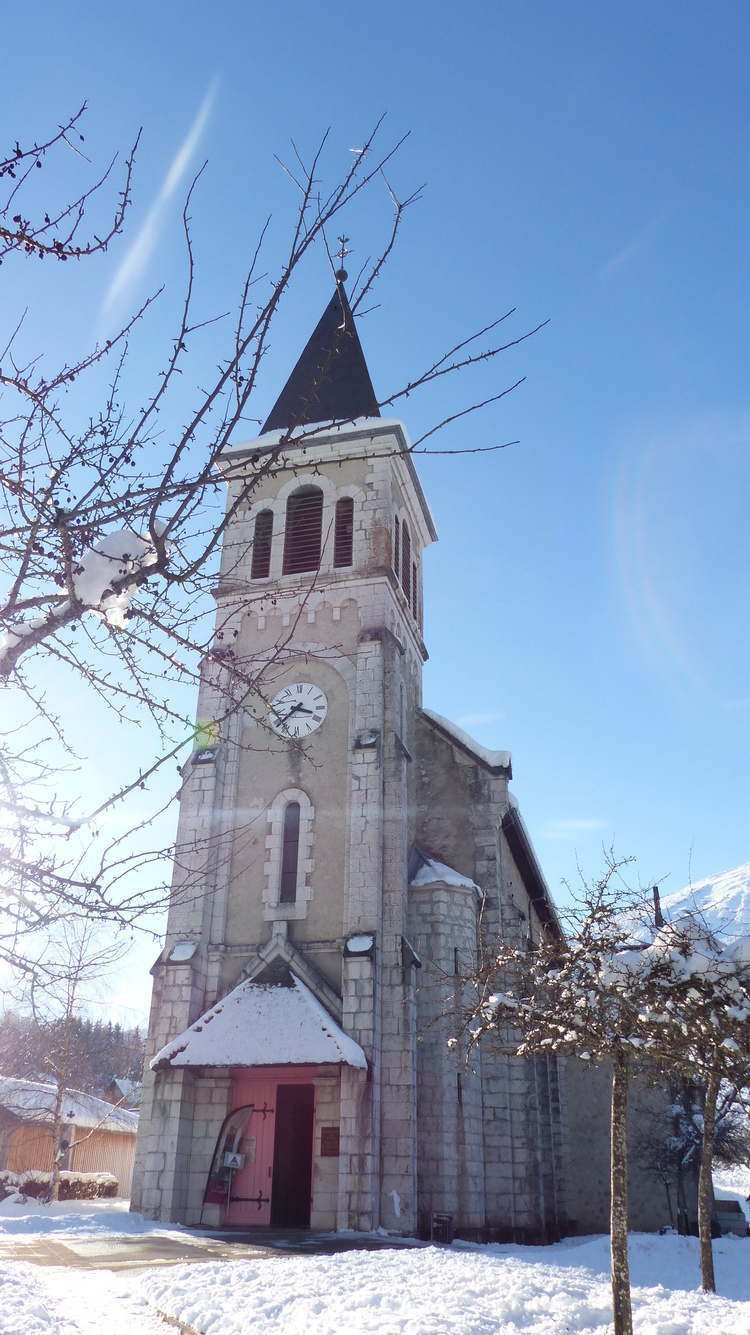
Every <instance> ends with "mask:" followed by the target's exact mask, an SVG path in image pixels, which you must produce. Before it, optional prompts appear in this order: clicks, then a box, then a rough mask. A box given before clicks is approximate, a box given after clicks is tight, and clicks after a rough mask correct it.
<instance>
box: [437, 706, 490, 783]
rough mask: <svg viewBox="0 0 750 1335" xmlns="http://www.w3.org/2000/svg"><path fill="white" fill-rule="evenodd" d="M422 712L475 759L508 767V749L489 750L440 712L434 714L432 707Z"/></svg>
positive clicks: (487, 763) (486, 763)
mask: <svg viewBox="0 0 750 1335" xmlns="http://www.w3.org/2000/svg"><path fill="white" fill-rule="evenodd" d="M422 713H423V714H425V715H426V716H427V718H428V719H430V720H431V721H432V722H433V723H436V724H437V726H438V727H439V728H442V730H443V732H447V733H448V736H449V737H451V738H452V739H453V741H455V742H458V743H459V744H460V745H461V746H463V747H465V748H466V750H467V751H471V753H472V755H475V756H476V757H477V760H481V761H482V762H483V764H485V765H489V767H490V769H510V767H511V760H512V756H511V754H510V751H489V750H488V749H487V747H486V746H481V745H480V743H479V742H475V741H474V738H473V737H470V736H469V734H468V732H464V730H463V728H459V727H458V726H457V725H456V724H455V723H451V721H450V719H447V718H443V715H442V714H436V713H435V711H434V710H432V709H423V710H422Z"/></svg>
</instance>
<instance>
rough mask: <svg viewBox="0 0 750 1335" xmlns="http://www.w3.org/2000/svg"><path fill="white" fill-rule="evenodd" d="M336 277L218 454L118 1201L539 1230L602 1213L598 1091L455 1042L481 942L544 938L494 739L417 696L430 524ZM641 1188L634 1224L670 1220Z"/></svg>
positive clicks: (185, 1217)
mask: <svg viewBox="0 0 750 1335" xmlns="http://www.w3.org/2000/svg"><path fill="white" fill-rule="evenodd" d="M345 277H346V275H345V274H344V273H343V272H342V271H340V272H339V273H338V274H337V275H336V287H335V291H334V294H333V297H332V299H331V301H330V303H329V305H328V307H327V309H326V310H325V312H324V314H323V316H322V318H321V320H320V322H319V324H318V326H317V328H316V329H315V330H314V332H313V334H312V336H311V338H310V340H309V342H308V344H307V346H306V348H305V349H304V351H303V352H302V355H301V356H300V358H299V361H298V363H297V365H296V366H295V368H294V370H293V371H292V373H291V375H290V377H289V379H288V381H287V384H286V385H285V387H284V389H283V390H282V392H281V394H280V396H279V398H278V400H277V402H276V404H275V406H274V408H273V409H272V411H271V413H270V415H269V417H268V419H267V421H266V422H265V424H264V426H263V429H262V432H261V434H260V436H259V437H258V438H257V439H255V440H251V441H248V442H246V443H243V444H237V445H232V446H231V447H230V448H228V449H227V450H226V451H225V453H224V454H223V455H222V456H221V459H220V464H219V466H220V469H221V471H222V474H223V476H224V480H225V482H226V487H227V504H228V506H229V507H230V509H231V518H230V520H229V523H228V525H227V528H226V532H225V539H224V545H223V552H222V561H221V573H220V577H219V580H218V585H217V588H216V590H215V597H216V602H217V614H216V615H217V619H216V633H215V651H214V653H213V654H212V655H211V657H210V661H209V660H207V661H206V663H205V665H204V671H203V675H202V684H201V689H200V695H199V700H198V710H197V712H198V720H199V726H198V728H197V731H196V737H197V740H196V743H195V749H194V751H193V754H192V755H191V756H190V758H189V760H188V762H187V763H186V764H185V766H184V767H183V772H182V789H181V795H180V815H179V824H178V833H177V842H176V849H175V862H174V880H173V891H172V898H171V907H170V911H169V918H168V925H167V935H166V941H165V946H164V949H163V950H162V952H161V953H160V955H159V958H158V960H157V961H156V964H155V965H154V967H153V970H152V973H153V978H154V984H153V1001H152V1009H151V1018H150V1026H149V1035H148V1046H147V1075H146V1080H145V1082H144V1097H143V1104H142V1112H141V1123H140V1128H139V1133H138V1145H137V1152H136V1166H135V1176H134V1183H133V1193H132V1206H131V1208H133V1209H136V1210H140V1211H141V1212H142V1213H143V1214H144V1215H146V1216H147V1217H149V1218H152V1219H161V1220H172V1221H179V1222H181V1223H184V1224H187V1225H193V1226H203V1227H212V1228H231V1227H238V1228H243V1229H248V1228H252V1227H257V1226H260V1227H266V1228H269V1227H270V1228H309V1229H311V1230H313V1231H325V1232H328V1231H331V1230H356V1231H366V1232H369V1231H374V1230H378V1229H380V1230H386V1231H388V1232H390V1233H397V1234H403V1235H413V1236H421V1237H430V1236H440V1229H441V1228H444V1227H446V1226H447V1227H449V1228H450V1227H452V1228H453V1229H454V1230H455V1231H456V1233H458V1234H460V1235H461V1236H464V1237H469V1238H477V1239H500V1240H515V1241H528V1242H538V1241H551V1240H554V1239H556V1238H558V1237H560V1236H561V1235H562V1234H564V1233H567V1232H571V1231H588V1230H589V1229H591V1230H593V1229H598V1228H601V1227H606V1218H607V1201H606V1195H607V1149H608V1145H607V1130H606V1128H607V1105H606V1089H605V1090H604V1094H603V1095H602V1093H601V1091H600V1092H599V1093H594V1094H591V1092H590V1091H589V1093H586V1092H585V1091H584V1090H583V1087H582V1085H581V1080H582V1076H581V1073H580V1072H577V1071H575V1070H571V1069H568V1070H567V1071H566V1069H565V1063H564V1062H562V1061H558V1062H556V1061H555V1060H544V1061H543V1060H525V1061H524V1060H519V1059H515V1058H508V1057H506V1056H504V1055H500V1054H497V1053H493V1052H492V1051H489V1050H487V1051H480V1052H476V1053H474V1054H473V1055H472V1060H471V1062H470V1063H466V1062H465V1060H464V1054H462V1053H461V1052H460V1051H459V1050H457V1049H453V1050H452V1049H450V1048H449V1046H448V1043H447V1039H448V1037H449V1036H450V1033H451V1028H452V1021H453V1019H454V1015H455V1011H454V1009H453V1008H454V1007H455V1005H456V1002H455V1000H454V994H455V992H456V981H457V980H458V979H459V978H460V977H461V975H462V974H463V973H465V972H466V971H467V970H468V969H469V968H470V966H471V962H472V961H473V960H475V959H476V957H477V954H478V952H479V951H482V950H484V951H488V950H489V951H491V950H492V948H493V943H495V942H497V941H498V940H500V939H502V940H504V941H507V942H510V943H513V944H524V943H526V944H527V945H528V946H529V947H533V944H534V942H535V941H537V940H538V939H539V937H540V935H541V934H543V933H548V934H549V933H552V934H559V933H560V930H561V929H560V926H559V923H558V918H557V914H556V911H555V906H554V904H553V902H552V900H551V898H550V895H549V891H548V889H547V886H546V883H545V880H544V876H543V874H542V871H541V868H540V866H539V862H538V860H537V857H536V855H535V852H534V848H533V846H532V843H531V840H530V837H529V834H528V831H527V828H526V825H525V824H524V821H523V818H522V816H521V814H520V811H519V808H518V804H517V802H516V800H515V798H514V797H513V795H512V793H511V791H510V790H509V787H508V785H509V782H510V781H511V779H512V765H511V756H510V754H509V753H508V752H506V751H490V750H487V749H486V748H485V747H483V746H481V745H479V744H478V743H476V742H475V741H474V740H473V739H472V738H471V737H470V736H468V735H467V734H466V733H465V732H463V731H462V730H461V729H460V728H458V727H456V726H455V725H454V724H453V723H451V722H450V721H449V720H447V719H445V718H442V717H441V716H439V715H438V714H435V713H433V712H432V711H431V710H429V709H425V708H424V707H423V704H422V668H423V664H424V662H425V661H426V659H427V649H426V647H425V643H424V639H423V593H422V590H423V577H422V572H423V564H424V561H425V559H426V557H427V552H428V548H429V547H430V545H431V543H433V542H434V541H435V540H436V538H437V533H436V530H435V524H434V520H433V517H432V513H431V511H430V507H429V505H428V503H427V500H426V498H425V496H424V494H423V491H422V487H421V485H420V482H419V478H418V476H417V473H416V470H415V467H414V462H413V456H412V453H411V451H410V444H409V438H408V435H407V432H406V428H405V426H404V425H403V423H401V422H400V421H396V420H392V419H386V418H383V417H381V416H380V413H379V409H378V403H377V399H376V396H375V393H374V391H373V387H372V382H371V379H370V375H369V372H368V368H367V364H366V361H365V358H364V354H363V351H362V347H361V344H360V340H359V336H358V333H357V329H356V327H355V324H354V319H353V316H352V313H351V309H350V307H349V303H348V300H347V296H346V292H345V289H344V280H345ZM237 665H240V666H241V667H242V669H243V672H242V674H241V681H242V683H243V689H244V691H245V695H246V698H245V699H244V700H242V699H240V698H239V697H238V690H239V688H238V673H237ZM248 674H250V675H252V674H254V675H255V679H256V681H257V689H255V690H250V689H249V688H248V687H247V680H248ZM597 1088H598V1086H597ZM597 1100H598V1102H597ZM587 1118H588V1119H589V1120H588V1121H587ZM592 1119H593V1120H592ZM652 1197H653V1192H646V1193H645V1195H644V1197H643V1210H642V1211H641V1215H640V1218H639V1221H638V1222H639V1226H640V1227H654V1226H657V1225H658V1224H659V1223H661V1222H664V1220H663V1219H662V1218H661V1216H660V1215H659V1212H658V1210H655V1207H654V1208H652V1206H651V1205H650V1204H649V1202H650V1201H651V1200H652ZM652 1216H653V1217H652ZM666 1222H668V1220H667V1221H666Z"/></svg>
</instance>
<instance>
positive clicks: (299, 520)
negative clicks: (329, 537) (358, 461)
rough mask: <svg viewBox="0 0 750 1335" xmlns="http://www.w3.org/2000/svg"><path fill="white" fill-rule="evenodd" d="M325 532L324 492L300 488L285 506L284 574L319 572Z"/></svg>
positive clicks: (312, 488) (316, 489)
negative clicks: (321, 540)
mask: <svg viewBox="0 0 750 1335" xmlns="http://www.w3.org/2000/svg"><path fill="white" fill-rule="evenodd" d="M322 532H323V493H322V491H321V490H320V489H319V488H318V487H300V489H299V491H295V492H294V493H293V495H292V496H290V497H289V500H288V501H287V503H286V531H285V533H284V572H283V573H284V574H285V575H298V574H301V573H302V572H303V571H305V570H317V568H318V566H319V565H320V539H321V534H322Z"/></svg>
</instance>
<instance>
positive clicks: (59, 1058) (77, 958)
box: [29, 922, 127, 1201]
mask: <svg viewBox="0 0 750 1335" xmlns="http://www.w3.org/2000/svg"><path fill="white" fill-rule="evenodd" d="M126 950H127V944H126V943H119V942H117V941H115V942H107V943H102V942H101V941H100V940H99V939H98V935H97V930H96V928H95V927H93V926H92V925H91V924H90V923H86V922H74V923H72V924H71V923H64V924H61V925H60V927H59V928H58V931H57V932H56V934H55V936H54V937H53V938H52V940H48V941H47V943H46V946H45V959H44V967H43V969H40V970H38V971H36V972H32V974H31V978H32V981H31V985H30V988H29V1002H30V1006H31V1010H32V1014H33V1016H34V1019H35V1020H36V1023H37V1025H38V1027H39V1028H40V1029H41V1030H42V1032H46V1035H47V1043H46V1044H45V1047H46V1055H45V1059H44V1064H45V1066H46V1068H47V1070H48V1071H49V1072H50V1075H51V1077H52V1082H53V1084H54V1088H55V1103H54V1111H53V1122H52V1185H51V1197H50V1198H51V1200H53V1201H56V1200H57V1199H58V1196H59V1192H60V1170H61V1166H62V1163H63V1160H64V1159H65V1156H66V1155H67V1154H68V1153H69V1152H70V1151H71V1150H72V1149H73V1148H74V1145H71V1144H63V1139H62V1132H63V1125H64V1122H65V1114H64V1109H65V1095H66V1088H67V1084H68V1080H69V1078H70V1070H71V1067H72V1066H73V1064H74V1061H75V1058H76V1056H77V1055H78V1054H77V1052H76V1051H75V1049H74V1045H75V1042H76V1038H77V1036H78V1026H77V1025H76V1021H77V1020H78V1019H79V1017H80V1014H81V1011H82V1009H83V1008H84V1007H85V1006H86V1004H87V1002H89V1001H90V1000H91V997H90V995H88V994H87V989H88V988H89V986H90V985H91V984H92V983H94V982H96V981H99V980H101V979H103V978H106V977H107V976H108V975H109V974H110V973H111V971H112V968H113V967H114V965H115V964H116V963H117V962H118V961H119V960H120V959H122V956H123V955H124V953H125V951H126ZM115 1106H117V1105H115ZM107 1116H111V1114H107ZM105 1122H106V1117H105V1118H103V1119H102V1122H101V1123H100V1125H104V1124H105ZM88 1134H90V1133H88ZM87 1138H88V1136H87V1135H86V1136H83V1137H79V1140H78V1141H77V1142H75V1143H80V1140H82V1139H87Z"/></svg>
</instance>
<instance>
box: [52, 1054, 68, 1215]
mask: <svg viewBox="0 0 750 1335" xmlns="http://www.w3.org/2000/svg"><path fill="white" fill-rule="evenodd" d="M64 1094H65V1089H64V1086H63V1082H62V1080H59V1079H58V1082H57V1092H56V1094H55V1112H54V1120H53V1123H52V1180H51V1189H50V1200H52V1201H56V1200H57V1199H58V1197H59V1195H60V1160H61V1158H62V1155H61V1154H60V1141H61V1140H62V1104H63V1097H64Z"/></svg>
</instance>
